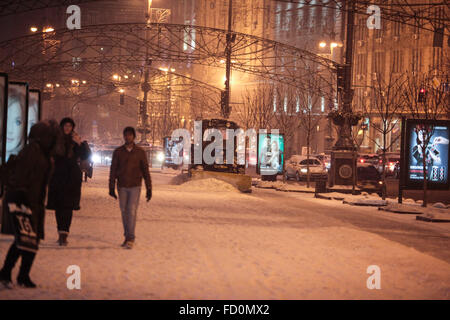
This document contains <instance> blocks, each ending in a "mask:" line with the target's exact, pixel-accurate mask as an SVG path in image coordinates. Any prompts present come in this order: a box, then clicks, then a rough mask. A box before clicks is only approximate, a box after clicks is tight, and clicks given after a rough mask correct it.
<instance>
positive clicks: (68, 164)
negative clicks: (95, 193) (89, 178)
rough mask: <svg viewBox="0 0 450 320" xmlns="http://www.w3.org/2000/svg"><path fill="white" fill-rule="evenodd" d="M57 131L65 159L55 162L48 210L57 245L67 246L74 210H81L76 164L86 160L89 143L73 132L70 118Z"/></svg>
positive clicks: (64, 120) (63, 120) (79, 182)
mask: <svg viewBox="0 0 450 320" xmlns="http://www.w3.org/2000/svg"><path fill="white" fill-rule="evenodd" d="M60 127H61V129H62V130H63V133H64V147H65V155H64V156H60V157H55V159H54V160H55V165H54V171H53V174H52V177H51V179H50V183H49V187H48V202H47V209H49V210H55V216H56V224H57V227H58V234H59V238H58V243H59V245H60V246H67V244H68V241H67V237H68V235H69V231H70V226H71V224H72V215H73V210H80V198H81V182H82V172H81V169H80V165H79V163H80V161H83V160H86V159H89V157H90V153H91V151H90V149H89V145H88V143H87V142H86V141H82V140H81V137H80V136H79V135H78V134H77V133H76V132H75V131H74V128H75V122H74V121H73V120H72V119H71V118H64V119H62V120H61V122H60Z"/></svg>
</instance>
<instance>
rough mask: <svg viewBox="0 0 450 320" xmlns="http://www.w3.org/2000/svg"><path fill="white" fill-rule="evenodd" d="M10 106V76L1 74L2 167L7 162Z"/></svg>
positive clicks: (0, 135)
mask: <svg viewBox="0 0 450 320" xmlns="http://www.w3.org/2000/svg"><path fill="white" fill-rule="evenodd" d="M7 105H8V75H7V74H6V73H0V165H1V164H3V163H4V162H5V152H4V151H5V144H6V112H7Z"/></svg>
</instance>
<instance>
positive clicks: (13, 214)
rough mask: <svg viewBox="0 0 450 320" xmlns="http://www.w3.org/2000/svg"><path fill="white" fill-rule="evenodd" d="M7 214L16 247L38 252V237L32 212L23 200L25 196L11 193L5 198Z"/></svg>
mask: <svg viewBox="0 0 450 320" xmlns="http://www.w3.org/2000/svg"><path fill="white" fill-rule="evenodd" d="M6 206H7V208H6V209H7V214H9V215H10V218H11V222H12V226H13V228H14V235H15V239H16V246H17V248H19V249H22V250H25V251H31V252H36V251H37V250H38V237H37V233H36V228H35V226H34V224H33V220H32V212H31V209H30V207H29V206H28V205H27V203H26V200H25V194H24V193H21V192H20V193H19V192H13V194H9V196H7V197H6Z"/></svg>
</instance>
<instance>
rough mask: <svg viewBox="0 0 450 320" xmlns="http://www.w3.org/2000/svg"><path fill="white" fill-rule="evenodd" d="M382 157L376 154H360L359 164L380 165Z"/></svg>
mask: <svg viewBox="0 0 450 320" xmlns="http://www.w3.org/2000/svg"><path fill="white" fill-rule="evenodd" d="M379 160H380V157H379V156H378V155H377V154H376V153H360V154H359V155H358V163H369V164H373V165H375V166H376V165H378V162H379Z"/></svg>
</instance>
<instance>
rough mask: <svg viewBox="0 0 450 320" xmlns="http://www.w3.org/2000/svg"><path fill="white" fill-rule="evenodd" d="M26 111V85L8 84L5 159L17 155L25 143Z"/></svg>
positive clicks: (18, 83)
mask: <svg viewBox="0 0 450 320" xmlns="http://www.w3.org/2000/svg"><path fill="white" fill-rule="evenodd" d="M27 109H28V84H27V83H22V82H10V83H9V84H8V111H7V121H6V157H5V160H6V161H8V159H9V157H10V156H11V155H17V154H19V152H20V150H22V149H23V147H24V146H25V143H26V134H27V113H28V112H27Z"/></svg>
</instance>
